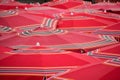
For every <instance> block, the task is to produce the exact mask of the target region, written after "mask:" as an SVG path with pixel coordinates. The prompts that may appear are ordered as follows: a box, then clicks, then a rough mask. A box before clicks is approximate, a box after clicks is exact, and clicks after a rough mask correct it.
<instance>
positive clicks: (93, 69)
mask: <svg viewBox="0 0 120 80" xmlns="http://www.w3.org/2000/svg"><path fill="white" fill-rule="evenodd" d="M119 71H120V68H119V67H113V66H109V65H104V64H97V65H93V66H92V65H91V66H88V67H85V68H84V67H83V68H82V67H81V68H80V69H79V70H76V71H73V72H71V73H68V74H66V75H63V76H62V77H65V78H70V79H75V80H80V79H82V80H88V79H90V80H108V79H110V80H115V79H120V76H119ZM76 75H79V76H76Z"/></svg>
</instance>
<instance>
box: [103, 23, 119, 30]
mask: <svg viewBox="0 0 120 80" xmlns="http://www.w3.org/2000/svg"><path fill="white" fill-rule="evenodd" d="M119 25H120V22H119V23H116V24H113V25H111V26H108V27H107V28H104V29H105V30H113V31H114V30H117V31H118V30H120V27H119Z"/></svg>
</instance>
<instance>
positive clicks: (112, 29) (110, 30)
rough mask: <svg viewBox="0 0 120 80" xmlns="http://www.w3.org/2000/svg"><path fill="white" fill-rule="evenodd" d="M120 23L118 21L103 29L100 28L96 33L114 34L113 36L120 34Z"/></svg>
mask: <svg viewBox="0 0 120 80" xmlns="http://www.w3.org/2000/svg"><path fill="white" fill-rule="evenodd" d="M119 25H120V23H116V24H113V25H110V26H108V27H106V28H104V29H102V30H98V31H96V32H95V33H96V34H103V35H113V36H119V35H120V27H119Z"/></svg>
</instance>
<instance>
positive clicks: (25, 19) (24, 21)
mask: <svg viewBox="0 0 120 80" xmlns="http://www.w3.org/2000/svg"><path fill="white" fill-rule="evenodd" d="M43 18H44V17H42V16H39V15H32V14H29V13H27V12H22V11H21V12H18V15H13V16H7V17H0V25H4V26H10V27H12V28H15V27H18V26H29V25H35V24H40V23H41V22H42V19H43ZM16 20H19V21H17V22H16Z"/></svg>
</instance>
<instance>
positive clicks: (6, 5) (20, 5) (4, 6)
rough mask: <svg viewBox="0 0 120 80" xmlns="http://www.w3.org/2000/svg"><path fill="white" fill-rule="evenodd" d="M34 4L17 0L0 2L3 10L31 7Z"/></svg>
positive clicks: (0, 7)
mask: <svg viewBox="0 0 120 80" xmlns="http://www.w3.org/2000/svg"><path fill="white" fill-rule="evenodd" d="M33 6H34V5H30V4H25V3H20V2H17V1H8V0H5V1H3V2H1V3H0V9H3V10H9V9H16V8H20V9H24V8H29V7H33Z"/></svg>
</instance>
